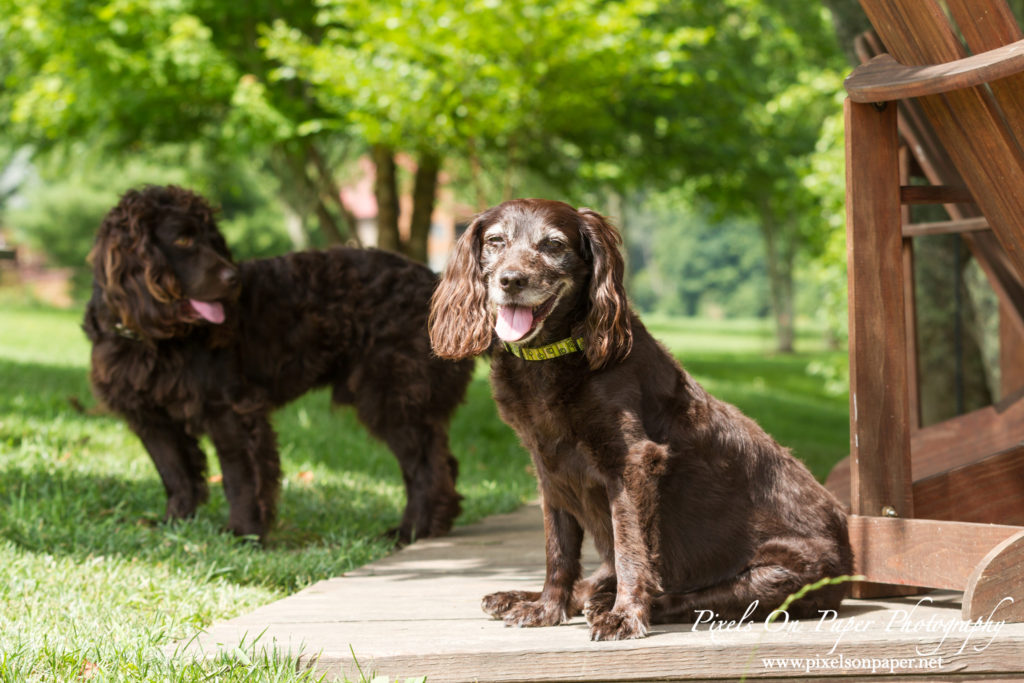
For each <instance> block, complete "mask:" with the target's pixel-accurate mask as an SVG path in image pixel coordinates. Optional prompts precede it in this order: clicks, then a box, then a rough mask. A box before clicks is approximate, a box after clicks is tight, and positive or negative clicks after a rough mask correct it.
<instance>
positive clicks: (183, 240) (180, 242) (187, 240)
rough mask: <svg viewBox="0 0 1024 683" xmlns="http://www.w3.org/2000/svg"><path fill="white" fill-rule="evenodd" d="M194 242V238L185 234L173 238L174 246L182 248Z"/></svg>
mask: <svg viewBox="0 0 1024 683" xmlns="http://www.w3.org/2000/svg"><path fill="white" fill-rule="evenodd" d="M194 243H195V240H194V239H192V238H191V237H187V236H185V235H182V236H181V237H179V238H178V239H176V240H174V246H176V247H181V248H182V249H187V248H188V247H191V246H192V245H193V244H194Z"/></svg>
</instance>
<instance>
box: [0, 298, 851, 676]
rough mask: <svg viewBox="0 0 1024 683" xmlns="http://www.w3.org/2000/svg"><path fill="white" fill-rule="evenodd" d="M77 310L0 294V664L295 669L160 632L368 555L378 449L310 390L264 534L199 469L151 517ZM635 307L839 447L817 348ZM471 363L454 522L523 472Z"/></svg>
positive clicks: (43, 669)
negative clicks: (95, 388)
mask: <svg viewBox="0 0 1024 683" xmlns="http://www.w3.org/2000/svg"><path fill="white" fill-rule="evenodd" d="M79 317H80V314H79V313H78V312H75V311H71V312H69V311H54V310H48V309H27V308H26V309H18V308H14V309H11V308H7V309H4V310H0V681H23V680H29V681H78V680H83V679H86V678H93V677H95V678H97V679H99V680H127V681H169V680H174V681H199V680H218V681H248V680H253V681H256V680H259V681H263V680H273V681H277V680H280V681H296V680H301V679H300V674H298V673H296V672H295V670H294V662H289V661H288V660H286V659H281V658H276V657H273V656H271V657H267V656H263V655H259V654H258V652H257V650H253V651H251V652H248V654H246V652H242V653H241V655H240V656H237V657H235V658H234V659H229V660H224V659H221V660H218V661H215V662H203V663H193V662H191V661H190V660H188V659H186V658H184V657H183V656H181V655H170V656H169V655H167V654H166V651H167V650H168V649H171V650H173V647H170V646H171V645H172V644H173V643H174V642H176V641H180V640H188V639H189V638H192V637H193V636H194V635H195V634H196V633H197V632H198V631H199V630H201V629H203V628H205V627H208V626H209V625H210V624H211V623H213V622H214V621H217V620H222V619H226V618H230V617H233V616H236V615H239V614H243V613H246V612H248V611H251V610H252V609H254V608H255V607H257V606H258V605H261V604H265V603H267V602H270V601H272V600H275V599H278V598H280V597H282V596H284V595H287V594H289V593H291V592H294V591H295V590H298V589H300V588H302V587H304V586H308V585H310V584H311V583H313V582H315V581H318V580H320V579H323V578H327V577H330V576H336V575H338V574H341V573H343V572H345V571H348V570H349V569H352V568H353V567H356V566H359V565H362V564H365V563H366V562H370V561H372V560H374V559H377V558H380V557H382V556H383V555H385V554H386V553H387V552H388V551H389V549H388V547H387V546H386V544H385V543H383V542H381V541H380V540H378V539H377V535H378V534H379V533H380V532H381V531H383V530H384V529H386V528H388V527H390V526H393V525H394V524H396V523H397V521H398V519H399V516H400V514H401V510H402V506H403V503H404V492H403V490H402V484H401V477H400V474H399V469H398V465H397V463H396V461H395V459H394V457H393V456H392V455H391V453H390V452H389V451H388V450H387V448H385V447H384V446H383V445H381V444H380V443H378V442H376V441H374V440H373V439H371V438H369V437H368V436H367V434H366V432H365V430H364V429H363V428H362V426H361V425H359V423H358V422H357V421H356V419H355V418H354V416H353V415H352V413H351V411H349V410H347V409H344V408H342V409H336V408H331V407H330V405H329V401H328V395H327V393H326V392H324V391H319V392H314V393H311V394H309V395H307V396H305V397H303V398H302V399H301V400H299V401H296V402H295V403H293V404H291V405H289V406H287V407H286V408H284V409H282V410H281V411H279V412H278V413H277V414H276V415H275V417H274V424H275V426H276V428H277V430H278V432H279V443H280V445H281V456H282V466H283V472H284V483H283V487H282V492H281V503H280V507H279V517H280V521H279V523H278V525H277V527H276V528H275V529H274V531H273V532H272V533H271V535H270V542H269V546H268V547H267V548H266V549H264V550H258V549H255V548H253V547H252V546H250V545H248V544H246V543H243V542H239V541H237V540H236V539H234V538H232V537H231V536H229V535H227V534H224V533H223V532H222V527H223V525H224V523H225V521H226V519H227V503H226V501H225V499H224V496H223V492H222V490H221V488H220V486H219V485H216V484H213V485H212V486H211V489H212V491H211V500H210V502H209V503H208V504H207V505H205V506H203V507H202V508H201V509H200V511H199V515H198V517H197V519H195V520H193V521H189V522H186V523H178V524H173V525H164V524H160V523H158V520H159V518H160V515H161V514H162V510H163V505H164V492H163V488H162V486H161V484H160V481H159V478H158V477H157V474H156V472H155V470H154V468H153V466H152V464H151V463H150V461H149V458H148V456H147V455H146V453H145V451H144V450H143V448H142V446H141V445H140V443H139V442H138V439H137V438H136V437H135V436H134V435H133V434H132V433H131V432H130V430H128V428H127V427H126V426H125V425H124V423H123V422H122V421H121V420H120V419H118V418H116V417H114V416H111V415H108V414H105V413H103V412H102V411H101V410H97V406H96V404H95V401H94V400H93V399H92V397H91V394H90V390H89V386H88V358H89V345H88V343H87V341H86V339H85V337H84V335H83V333H82V332H81V330H80V328H79V324H80V320H79ZM647 322H648V324H649V326H650V327H651V329H652V331H653V332H654V333H655V335H656V336H658V337H659V338H660V339H662V340H663V341H665V342H666V343H667V344H668V345H669V346H670V347H671V348H672V350H673V352H674V353H676V354H677V355H678V356H679V357H680V359H681V360H682V362H683V364H684V365H685V367H687V369H688V370H689V371H690V372H692V373H693V374H694V375H695V376H696V377H697V378H698V379H699V380H700V381H701V382H702V383H703V384H704V385H705V386H706V387H707V388H708V389H709V390H711V391H712V392H714V393H716V394H717V395H719V396H721V397H722V398H724V399H726V400H729V401H732V402H734V403H736V404H737V405H739V406H740V407H741V408H742V409H743V410H744V411H745V412H747V413H748V414H750V415H751V416H752V417H754V418H755V419H757V420H758V421H759V422H760V423H761V424H762V425H763V426H765V427H766V428H767V429H768V430H769V431H771V432H772V433H773V434H775V435H776V437H777V438H778V439H779V440H780V441H781V442H783V443H784V444H786V445H789V446H791V447H793V448H794V450H795V452H796V453H797V455H799V456H800V457H803V458H804V459H805V460H807V461H808V463H809V464H810V465H811V467H812V469H813V470H814V471H815V473H816V474H817V475H818V476H819V477H821V476H823V475H824V474H825V473H826V472H827V470H828V467H829V466H830V465H831V463H832V462H834V461H835V460H836V459H838V457H841V456H842V455H843V454H844V451H845V449H846V442H847V431H846V430H847V427H846V398H845V397H844V396H836V395H832V394H830V393H829V392H828V391H826V389H825V388H824V387H823V382H822V380H821V379H820V378H818V377H816V376H814V375H811V374H809V373H808V372H807V367H808V364H809V363H810V362H812V361H814V360H816V359H821V358H826V357H829V354H828V352H824V351H820V350H817V351H813V352H806V353H801V354H797V355H786V356H779V355H775V354H772V353H771V346H772V343H771V338H770V328H767V327H764V326H763V324H762V323H761V322H760V321H740V322H709V321H690V320H685V321H676V320H657V319H653V320H648V321H647ZM766 329H767V330H768V332H767V334H768V335H769V336H768V337H767V339H766V338H765V336H764V335H765V334H766V332H765V330H766ZM807 341H808V346H807V348H812V347H811V346H810V344H809V342H810V341H811V340H810V339H809V340H807ZM486 372H487V368H486V363H485V362H483V361H481V362H479V363H478V366H477V373H476V377H475V379H474V381H473V383H472V384H471V386H470V390H469V396H468V397H467V401H466V403H465V404H464V405H463V406H462V407H461V408H460V410H459V412H458V414H457V415H456V418H455V420H454V423H453V425H452V434H451V441H452V448H453V451H454V452H455V453H456V456H457V457H458V458H459V461H460V477H459V483H458V488H459V490H460V492H461V493H462V494H463V495H464V496H465V500H464V502H463V507H464V510H465V512H464V514H463V516H462V518H461V519H460V520H459V523H460V524H465V523H469V522H471V521H474V520H477V519H480V518H481V517H483V516H485V515H489V514H493V513H496V512H503V511H508V510H511V509H513V508H514V507H516V506H517V505H518V504H520V503H521V502H522V501H524V500H526V499H528V498H531V497H533V496H534V495H535V491H536V483H535V481H534V479H533V477H532V476H531V475H530V473H529V468H528V462H529V458H528V456H527V454H526V453H525V452H524V451H523V450H522V448H521V447H520V446H519V442H518V439H517V438H516V436H515V435H514V434H513V433H512V431H511V430H510V429H509V428H508V427H507V426H506V425H504V424H503V423H502V422H501V421H500V420H499V419H498V417H497V413H496V410H495V407H494V404H493V401H492V400H491V398H490V388H489V385H488V383H487V379H486ZM75 403H77V404H78V405H80V406H81V407H82V408H84V409H85V410H86V412H84V413H83V412H79V411H78V410H76V409H75V408H74V407H73V405H74V404H75ZM207 451H208V453H210V454H211V455H212V450H210V449H209V448H208V449H207ZM210 463H211V464H210V474H211V475H215V474H216V473H217V472H218V469H217V465H216V459H215V458H213V457H211V459H210Z"/></svg>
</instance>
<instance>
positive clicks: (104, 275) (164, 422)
mask: <svg viewBox="0 0 1024 683" xmlns="http://www.w3.org/2000/svg"><path fill="white" fill-rule="evenodd" d="M90 260H91V261H92V263H93V273H94V282H93V294H92V299H91V300H90V301H89V304H88V307H87V309H86V312H85V323H84V328H85V332H86V334H87V335H88V337H89V339H90V341H92V344H93V347H92V373H91V379H92V383H93V387H94V388H95V391H96V393H97V394H98V396H99V397H100V398H101V399H102V400H103V401H104V402H105V403H106V404H107V405H109V406H110V407H111V408H112V409H113V410H115V411H117V412H118V413H120V414H121V415H123V416H124V418H125V419H126V420H127V422H128V424H129V425H130V426H131V428H132V429H133V430H134V431H135V433H136V434H138V436H139V438H140V439H141V440H142V443H143V444H144V445H145V447H146V450H147V451H149V455H150V457H151V458H152V459H153V463H154V464H155V465H156V468H157V471H158V472H159V473H160V477H161V479H162V480H163V484H164V488H165V489H166V491H167V511H166V517H167V518H169V519H174V518H182V517H189V516H191V515H193V514H194V513H195V511H196V508H197V506H198V505H200V504H201V503H202V502H204V501H205V500H206V498H207V495H208V492H207V485H206V477H205V470H206V457H205V455H204V454H203V452H202V450H201V449H200V447H199V443H198V441H197V438H198V437H199V436H200V435H202V434H204V433H206V434H209V436H210V438H211V440H212V441H213V444H214V446H215V447H216V449H217V456H218V458H219V460H220V464H221V470H222V472H223V476H224V491H225V494H226V495H227V498H228V501H229V503H230V506H231V512H230V518H229V521H228V528H229V529H230V530H231V531H233V532H234V533H236V534H239V535H256V536H259V537H260V538H261V539H262V538H264V537H265V535H266V533H267V531H268V529H269V527H270V524H271V522H272V520H273V517H274V511H275V504H276V499H277V493H278V488H279V481H280V459H279V456H278V452H277V445H276V437H275V434H274V431H273V428H272V427H271V425H270V422H269V419H268V417H269V415H270V413H271V411H272V410H274V409H275V408H277V407H279V406H281V405H283V404H285V403H288V402H289V401H291V400H293V399H295V398H297V397H298V396H301V395H302V394H304V393H306V392H307V391H309V390H310V389H312V388H314V387H320V386H330V387H331V388H332V395H331V398H332V400H333V401H334V402H335V403H350V404H353V405H354V406H355V409H356V412H357V414H358V416H359V418H360V420H361V421H362V422H363V424H365V425H366V427H367V428H368V429H369V431H370V432H371V433H372V434H374V435H375V436H376V437H378V438H380V439H382V440H383V441H384V442H385V443H387V445H388V446H389V447H390V448H391V450H392V451H393V452H394V454H395V455H396V456H397V458H398V462H399V464H400V465H401V468H402V478H403V479H404V481H405V488H406V495H407V502H406V507H405V512H404V514H403V516H402V521H401V524H400V525H399V527H398V528H397V529H396V530H394V532H393V533H395V535H396V537H397V540H398V541H399V542H408V541H409V540H411V539H412V538H414V537H425V536H437V535H440V534H444V533H446V532H447V531H448V530H449V529H450V528H451V524H452V520H453V519H455V517H456V516H457V515H458V513H459V509H460V504H459V500H460V498H461V496H459V495H458V494H457V493H456V492H455V478H456V474H457V471H458V464H457V462H456V460H455V459H454V458H453V457H452V455H451V453H450V451H449V449H448V423H449V420H450V418H451V416H452V413H453V412H454V411H455V408H456V406H457V405H458V404H459V403H460V402H461V401H462V397H463V395H464V394H465V389H466V385H467V383H468V382H469V379H470V375H471V373H472V361H462V362H458V363H453V362H451V361H446V360H442V359H439V358H437V357H435V356H433V354H432V353H431V351H430V341H429V338H428V336H427V314H428V310H429V304H430V296H431V294H432V293H433V291H434V288H435V286H436V284H437V278H436V277H435V276H434V274H433V273H431V272H430V271H429V270H428V269H427V268H426V267H424V266H421V265H418V264H415V263H413V262H411V261H409V260H407V259H405V258H403V257H401V256H398V255H395V254H390V253H386V252H382V251H375V250H360V249H333V250H330V251H322V252H303V253H295V254H289V255H288V256H283V257H279V258H273V259H267V260H256V261H248V262H244V263H240V264H236V263H235V262H234V261H233V260H232V258H231V252H230V251H228V247H227V245H226V244H225V242H224V238H223V237H222V236H221V233H220V231H219V230H218V229H217V225H216V222H215V220H214V211H213V210H212V209H211V207H210V206H209V204H207V202H206V201H205V200H204V199H203V198H202V197H200V196H198V195H196V194H194V193H192V192H190V191H188V190H185V189H182V188H179V187H174V186H168V187H155V186H149V187H146V188H144V189H142V190H132V191H129V192H127V193H126V194H125V195H124V196H123V197H122V198H121V200H120V202H119V203H118V204H117V206H115V207H114V208H113V209H111V211H110V212H109V213H108V214H107V216H106V217H105V218H104V219H103V223H102V225H101V226H100V229H99V232H98V234H97V236H96V245H95V247H94V248H93V250H92V253H91V254H90Z"/></svg>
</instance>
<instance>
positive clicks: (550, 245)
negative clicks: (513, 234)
mask: <svg viewBox="0 0 1024 683" xmlns="http://www.w3.org/2000/svg"><path fill="white" fill-rule="evenodd" d="M538 246H539V247H540V249H541V250H542V251H561V250H562V249H563V248H564V247H565V244H564V243H563V242H561V241H560V240H553V239H545V240H541V243H540V244H539V245H538Z"/></svg>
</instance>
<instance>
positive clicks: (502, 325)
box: [494, 306, 533, 342]
mask: <svg viewBox="0 0 1024 683" xmlns="http://www.w3.org/2000/svg"><path fill="white" fill-rule="evenodd" d="M532 326H533V311H532V310H530V308H529V307H527V306H501V307H499V308H498V320H497V321H496V322H495V324H494V331H495V332H497V333H498V338H499V339H501V340H502V341H507V342H514V341H518V340H520V339H522V338H523V337H524V336H525V335H526V333H527V332H529V331H530V328H531V327H532Z"/></svg>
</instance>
